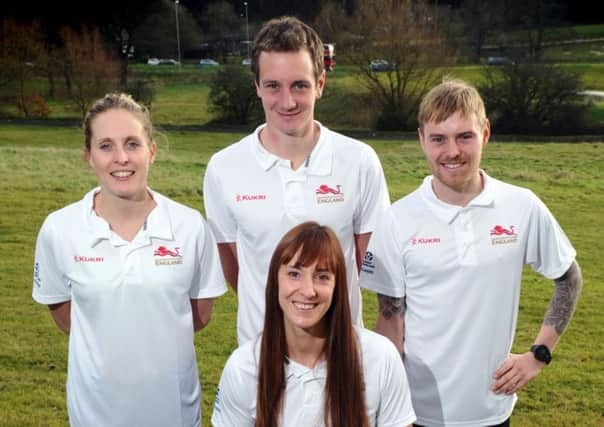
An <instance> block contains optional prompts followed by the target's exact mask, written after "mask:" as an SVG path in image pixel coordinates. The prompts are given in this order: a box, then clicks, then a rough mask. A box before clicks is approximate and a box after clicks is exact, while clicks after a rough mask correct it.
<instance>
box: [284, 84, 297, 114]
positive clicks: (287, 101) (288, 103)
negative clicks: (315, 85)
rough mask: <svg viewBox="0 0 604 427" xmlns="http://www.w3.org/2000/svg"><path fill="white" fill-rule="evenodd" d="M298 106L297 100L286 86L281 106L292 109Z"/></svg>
mask: <svg viewBox="0 0 604 427" xmlns="http://www.w3.org/2000/svg"><path fill="white" fill-rule="evenodd" d="M295 107H296V100H295V98H294V96H293V94H292V91H291V90H290V89H289V88H284V89H283V91H282V92H281V108H283V109H284V110H292V109H294V108H295Z"/></svg>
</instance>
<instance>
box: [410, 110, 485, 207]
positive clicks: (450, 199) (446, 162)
mask: <svg viewBox="0 0 604 427" xmlns="http://www.w3.org/2000/svg"><path fill="white" fill-rule="evenodd" d="M489 136H490V126H489V122H488V120H487V121H486V122H485V125H484V126H480V124H479V120H478V119H477V118H476V116H475V115H474V114H470V115H469V116H468V117H466V116H464V115H462V113H461V112H459V111H457V112H455V113H454V114H452V115H450V116H449V117H447V118H446V119H445V120H443V121H442V122H440V123H435V122H434V121H429V122H427V123H424V124H423V126H422V128H420V130H419V139H420V143H421V147H422V150H423V152H424V154H425V156H426V159H427V161H428V165H429V166H430V169H431V170H432V174H433V175H434V178H433V180H432V187H433V189H434V192H435V194H436V196H437V197H438V198H439V199H440V200H442V201H444V202H447V203H450V204H454V205H465V204H466V203H467V202H469V201H470V200H472V199H473V198H474V197H475V196H477V195H478V194H479V193H480V192H481V191H482V179H481V176H480V160H481V157H482V149H483V147H484V146H485V145H486V144H487V142H488V140H489Z"/></svg>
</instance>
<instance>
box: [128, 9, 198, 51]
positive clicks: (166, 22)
mask: <svg viewBox="0 0 604 427" xmlns="http://www.w3.org/2000/svg"><path fill="white" fill-rule="evenodd" d="M175 13H176V8H175V5H174V1H173V0H162V1H161V4H160V6H159V7H158V9H157V11H156V12H155V13H153V14H151V15H149V16H148V17H147V18H146V19H145V21H144V22H143V23H142V24H141V25H140V26H139V27H138V28H137V30H136V34H137V42H136V51H135V56H136V57H137V58H139V59H145V60H146V59H148V58H150V57H156V58H178V52H177V40H176V28H175V21H176V16H175ZM178 23H179V36H180V49H181V52H187V51H188V50H191V49H193V48H196V47H198V45H199V43H200V40H201V38H202V33H201V29H200V27H199V25H198V24H197V22H196V21H195V19H194V18H193V16H192V15H191V13H190V12H189V11H188V9H187V7H186V6H184V5H183V4H180V3H179V5H178Z"/></svg>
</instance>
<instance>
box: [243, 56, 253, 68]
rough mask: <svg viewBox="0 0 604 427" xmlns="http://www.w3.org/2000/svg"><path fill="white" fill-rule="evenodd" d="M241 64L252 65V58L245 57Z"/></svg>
mask: <svg viewBox="0 0 604 427" xmlns="http://www.w3.org/2000/svg"><path fill="white" fill-rule="evenodd" d="M241 65H247V66H248V67H249V66H250V65H252V60H251V59H250V58H245V59H243V60H242V61H241Z"/></svg>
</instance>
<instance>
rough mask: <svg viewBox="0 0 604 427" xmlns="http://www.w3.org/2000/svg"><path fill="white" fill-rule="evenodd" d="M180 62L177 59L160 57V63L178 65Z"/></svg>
mask: <svg viewBox="0 0 604 427" xmlns="http://www.w3.org/2000/svg"><path fill="white" fill-rule="evenodd" d="M178 64H179V62H178V61H177V60H176V59H160V60H159V65H178Z"/></svg>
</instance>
